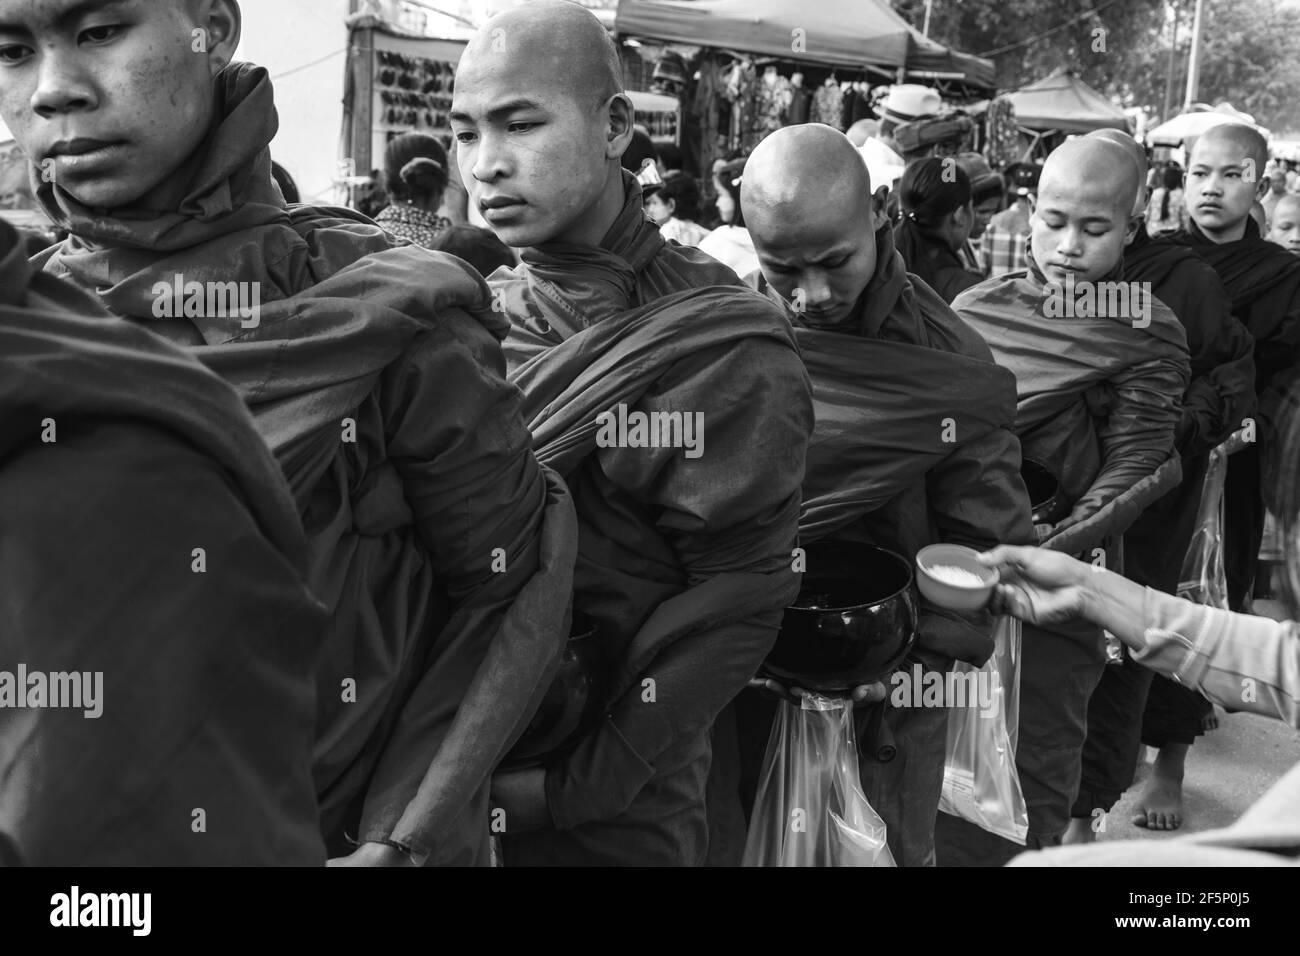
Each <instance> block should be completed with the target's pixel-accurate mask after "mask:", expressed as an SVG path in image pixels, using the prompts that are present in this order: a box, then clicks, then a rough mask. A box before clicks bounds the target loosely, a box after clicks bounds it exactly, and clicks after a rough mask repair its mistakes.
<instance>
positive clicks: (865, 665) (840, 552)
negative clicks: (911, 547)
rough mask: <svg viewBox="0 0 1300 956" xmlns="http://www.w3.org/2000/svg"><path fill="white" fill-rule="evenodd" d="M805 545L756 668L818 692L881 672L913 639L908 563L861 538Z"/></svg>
mask: <svg viewBox="0 0 1300 956" xmlns="http://www.w3.org/2000/svg"><path fill="white" fill-rule="evenodd" d="M806 550H807V555H808V566H807V569H806V571H805V573H804V578H803V588H802V590H800V592H799V597H798V598H797V599H796V600H795V603H794V604H793V605H792V606H791V607H788V608H786V611H785V617H784V619H783V620H782V622H781V633H780V635H779V636H778V637H777V639H776V646H775V647H773V648H772V653H771V654H769V655H768V657H767V660H766V661H765V662H764V665H763V672H764V674H765V675H766V676H770V677H772V678H774V679H776V680H777V681H780V682H781V683H782V684H785V685H786V686H795V687H802V688H804V689H805V690H811V691H817V692H819V693H822V694H838V693H843V692H845V691H848V690H851V689H852V688H854V687H856V686H858V685H859V684H870V683H873V682H875V681H880V680H884V679H886V678H887V677H888V676H889V674H891V673H892V672H893V671H894V670H895V669H896V668H897V667H898V665H899V664H900V663H902V660H903V658H904V657H906V656H907V653H908V651H910V650H911V649H912V645H913V644H914V643H915V642H916V596H915V593H914V591H913V582H912V567H911V564H910V563H909V562H908V561H906V560H904V559H903V558H902V557H900V556H899V555H897V554H895V553H894V552H892V551H886V550H884V549H883V548H876V547H872V546H871V545H866V544H850V543H843V542H837V543H833V544H817V545H810V546H808V548H807V549H806Z"/></svg>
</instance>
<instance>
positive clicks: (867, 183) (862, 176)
mask: <svg viewBox="0 0 1300 956" xmlns="http://www.w3.org/2000/svg"><path fill="white" fill-rule="evenodd" d="M870 198H871V175H870V174H869V173H868V172H867V164H866V163H864V162H863V161H862V154H861V153H859V152H858V151H857V150H856V149H854V148H853V143H852V142H850V141H849V138H848V137H847V136H845V135H844V134H843V133H841V132H839V131H838V130H836V129H834V128H833V127H830V126H826V125H825V124H823V123H807V124H805V125H802V126H787V127H785V128H784V129H779V130H777V131H776V132H774V133H772V134H771V135H770V136H768V137H767V138H766V139H764V140H763V141H762V142H761V143H759V144H758V146H757V147H756V148H755V149H754V152H753V154H752V155H750V157H749V161H748V162H747V163H746V164H745V175H744V178H743V179H742V180H741V184H740V201H741V204H742V206H743V207H744V210H745V219H746V221H747V222H749V227H750V230H751V232H752V231H753V228H754V223H753V222H750V221H749V217H750V215H751V210H754V211H755V212H758V213H759V214H760V215H761V214H762V213H763V212H765V211H768V210H771V211H772V212H777V211H779V210H781V209H782V208H783V207H790V206H793V205H798V206H801V207H803V208H805V209H806V208H808V207H809V206H810V205H811V204H820V203H827V204H833V205H839V204H842V203H845V202H853V203H859V202H860V203H866V202H868V201H869V200H870Z"/></svg>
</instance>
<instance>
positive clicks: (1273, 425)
mask: <svg viewBox="0 0 1300 956" xmlns="http://www.w3.org/2000/svg"><path fill="white" fill-rule="evenodd" d="M1171 238H1172V240H1173V241H1174V242H1177V243H1180V244H1182V245H1185V246H1188V247H1190V248H1191V249H1193V250H1194V251H1195V252H1196V253H1197V254H1198V255H1200V257H1201V258H1202V259H1204V260H1205V261H1206V262H1208V263H1209V264H1210V265H1211V266H1213V268H1214V271H1215V272H1217V273H1218V275H1219V278H1220V279H1221V280H1222V281H1223V286H1224V288H1225V289H1227V291H1228V298H1229V300H1230V301H1231V303H1232V312H1233V314H1234V315H1235V316H1236V317H1237V319H1238V320H1240V322H1241V324H1242V325H1244V326H1245V327H1246V331H1247V332H1249V333H1250V334H1251V336H1252V337H1253V338H1254V340H1255V351H1254V358H1255V394H1256V395H1257V396H1258V400H1259V405H1258V418H1259V428H1258V432H1257V440H1256V441H1255V442H1254V444H1253V445H1252V446H1248V447H1247V448H1245V449H1243V450H1242V451H1239V452H1237V453H1236V454H1235V455H1233V456H1232V457H1231V458H1229V459H1228V480H1227V484H1226V486H1225V488H1224V551H1225V553H1224V565H1225V570H1226V571H1227V575H1228V596H1229V600H1230V601H1231V603H1232V606H1233V607H1234V608H1241V607H1243V606H1244V602H1245V601H1246V599H1247V598H1248V597H1249V595H1250V590H1251V584H1252V583H1253V581H1254V579H1255V563H1256V561H1257V559H1258V556H1259V546H1260V542H1261V541H1262V539H1263V534H1264V506H1265V503H1266V502H1267V501H1269V500H1271V497H1272V483H1273V480H1274V479H1273V478H1272V472H1273V469H1274V468H1275V462H1274V461H1273V456H1274V454H1275V452H1276V448H1275V445H1276V442H1277V436H1278V434H1279V432H1278V426H1279V422H1278V417H1279V412H1280V409H1281V406H1282V403H1283V401H1284V399H1285V398H1286V396H1287V393H1288V391H1289V390H1290V389H1291V388H1292V387H1293V386H1294V385H1295V383H1296V381H1297V378H1300V258H1297V257H1296V256H1294V255H1292V254H1291V253H1289V252H1287V251H1286V250H1285V249H1283V248H1282V247H1281V246H1278V245H1275V244H1273V243H1271V242H1268V241H1267V240H1265V239H1264V238H1262V237H1261V236H1260V234H1259V227H1258V226H1257V225H1256V224H1255V221H1254V220H1253V219H1251V218H1250V217H1247V218H1246V232H1245V235H1243V236H1242V238H1240V239H1237V240H1234V241H1232V242H1222V243H1219V242H1214V241H1212V240H1211V239H1209V238H1207V237H1206V235H1205V234H1204V233H1203V232H1201V230H1200V228H1199V227H1198V226H1197V225H1196V223H1195V222H1190V223H1188V227H1187V231H1185V232H1179V233H1176V234H1175V235H1174V236H1173V237H1171ZM1238 426H1240V423H1238Z"/></svg>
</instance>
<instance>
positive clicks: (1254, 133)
mask: <svg viewBox="0 0 1300 956" xmlns="http://www.w3.org/2000/svg"><path fill="white" fill-rule="evenodd" d="M1215 146H1219V147H1223V146H1227V147H1229V148H1231V149H1233V150H1234V151H1235V152H1239V153H1240V154H1241V158H1242V160H1243V161H1244V160H1247V159H1249V160H1250V161H1251V162H1252V163H1254V174H1255V179H1256V181H1258V180H1260V179H1262V178H1263V177H1264V166H1265V165H1266V164H1267V163H1268V140H1266V139H1264V134H1263V133H1261V132H1260V131H1259V130H1257V129H1255V128H1254V127H1253V126H1246V125H1245V124H1243V123H1223V124H1220V125H1219V126H1212V127H1210V129H1208V130H1206V132H1205V133H1204V134H1203V135H1202V136H1201V137H1200V138H1198V139H1197V140H1196V145H1195V146H1193V147H1192V157H1191V162H1193V163H1194V162H1196V158H1197V155H1198V154H1199V153H1201V152H1204V151H1205V150H1207V149H1209V148H1211V147H1215Z"/></svg>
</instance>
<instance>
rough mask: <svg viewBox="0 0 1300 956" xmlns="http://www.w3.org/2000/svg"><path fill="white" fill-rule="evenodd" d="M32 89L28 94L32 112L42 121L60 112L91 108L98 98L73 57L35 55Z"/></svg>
mask: <svg viewBox="0 0 1300 956" xmlns="http://www.w3.org/2000/svg"><path fill="white" fill-rule="evenodd" d="M39 56H40V65H39V66H38V68H37V76H36V89H35V90H33V91H32V112H34V113H36V114H37V115H38V116H40V117H42V118H44V119H52V118H53V117H55V116H57V115H59V114H63V113H73V112H77V111H84V110H91V109H94V108H95V106H96V105H97V104H98V97H97V95H96V93H95V88H94V86H93V85H92V84H91V83H90V82H89V80H88V78H87V77H86V75H85V73H84V72H83V71H81V70H80V69H78V68H77V65H76V62H75V58H74V57H71V56H67V55H64V54H62V53H59V52H43V53H41V54H39Z"/></svg>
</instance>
